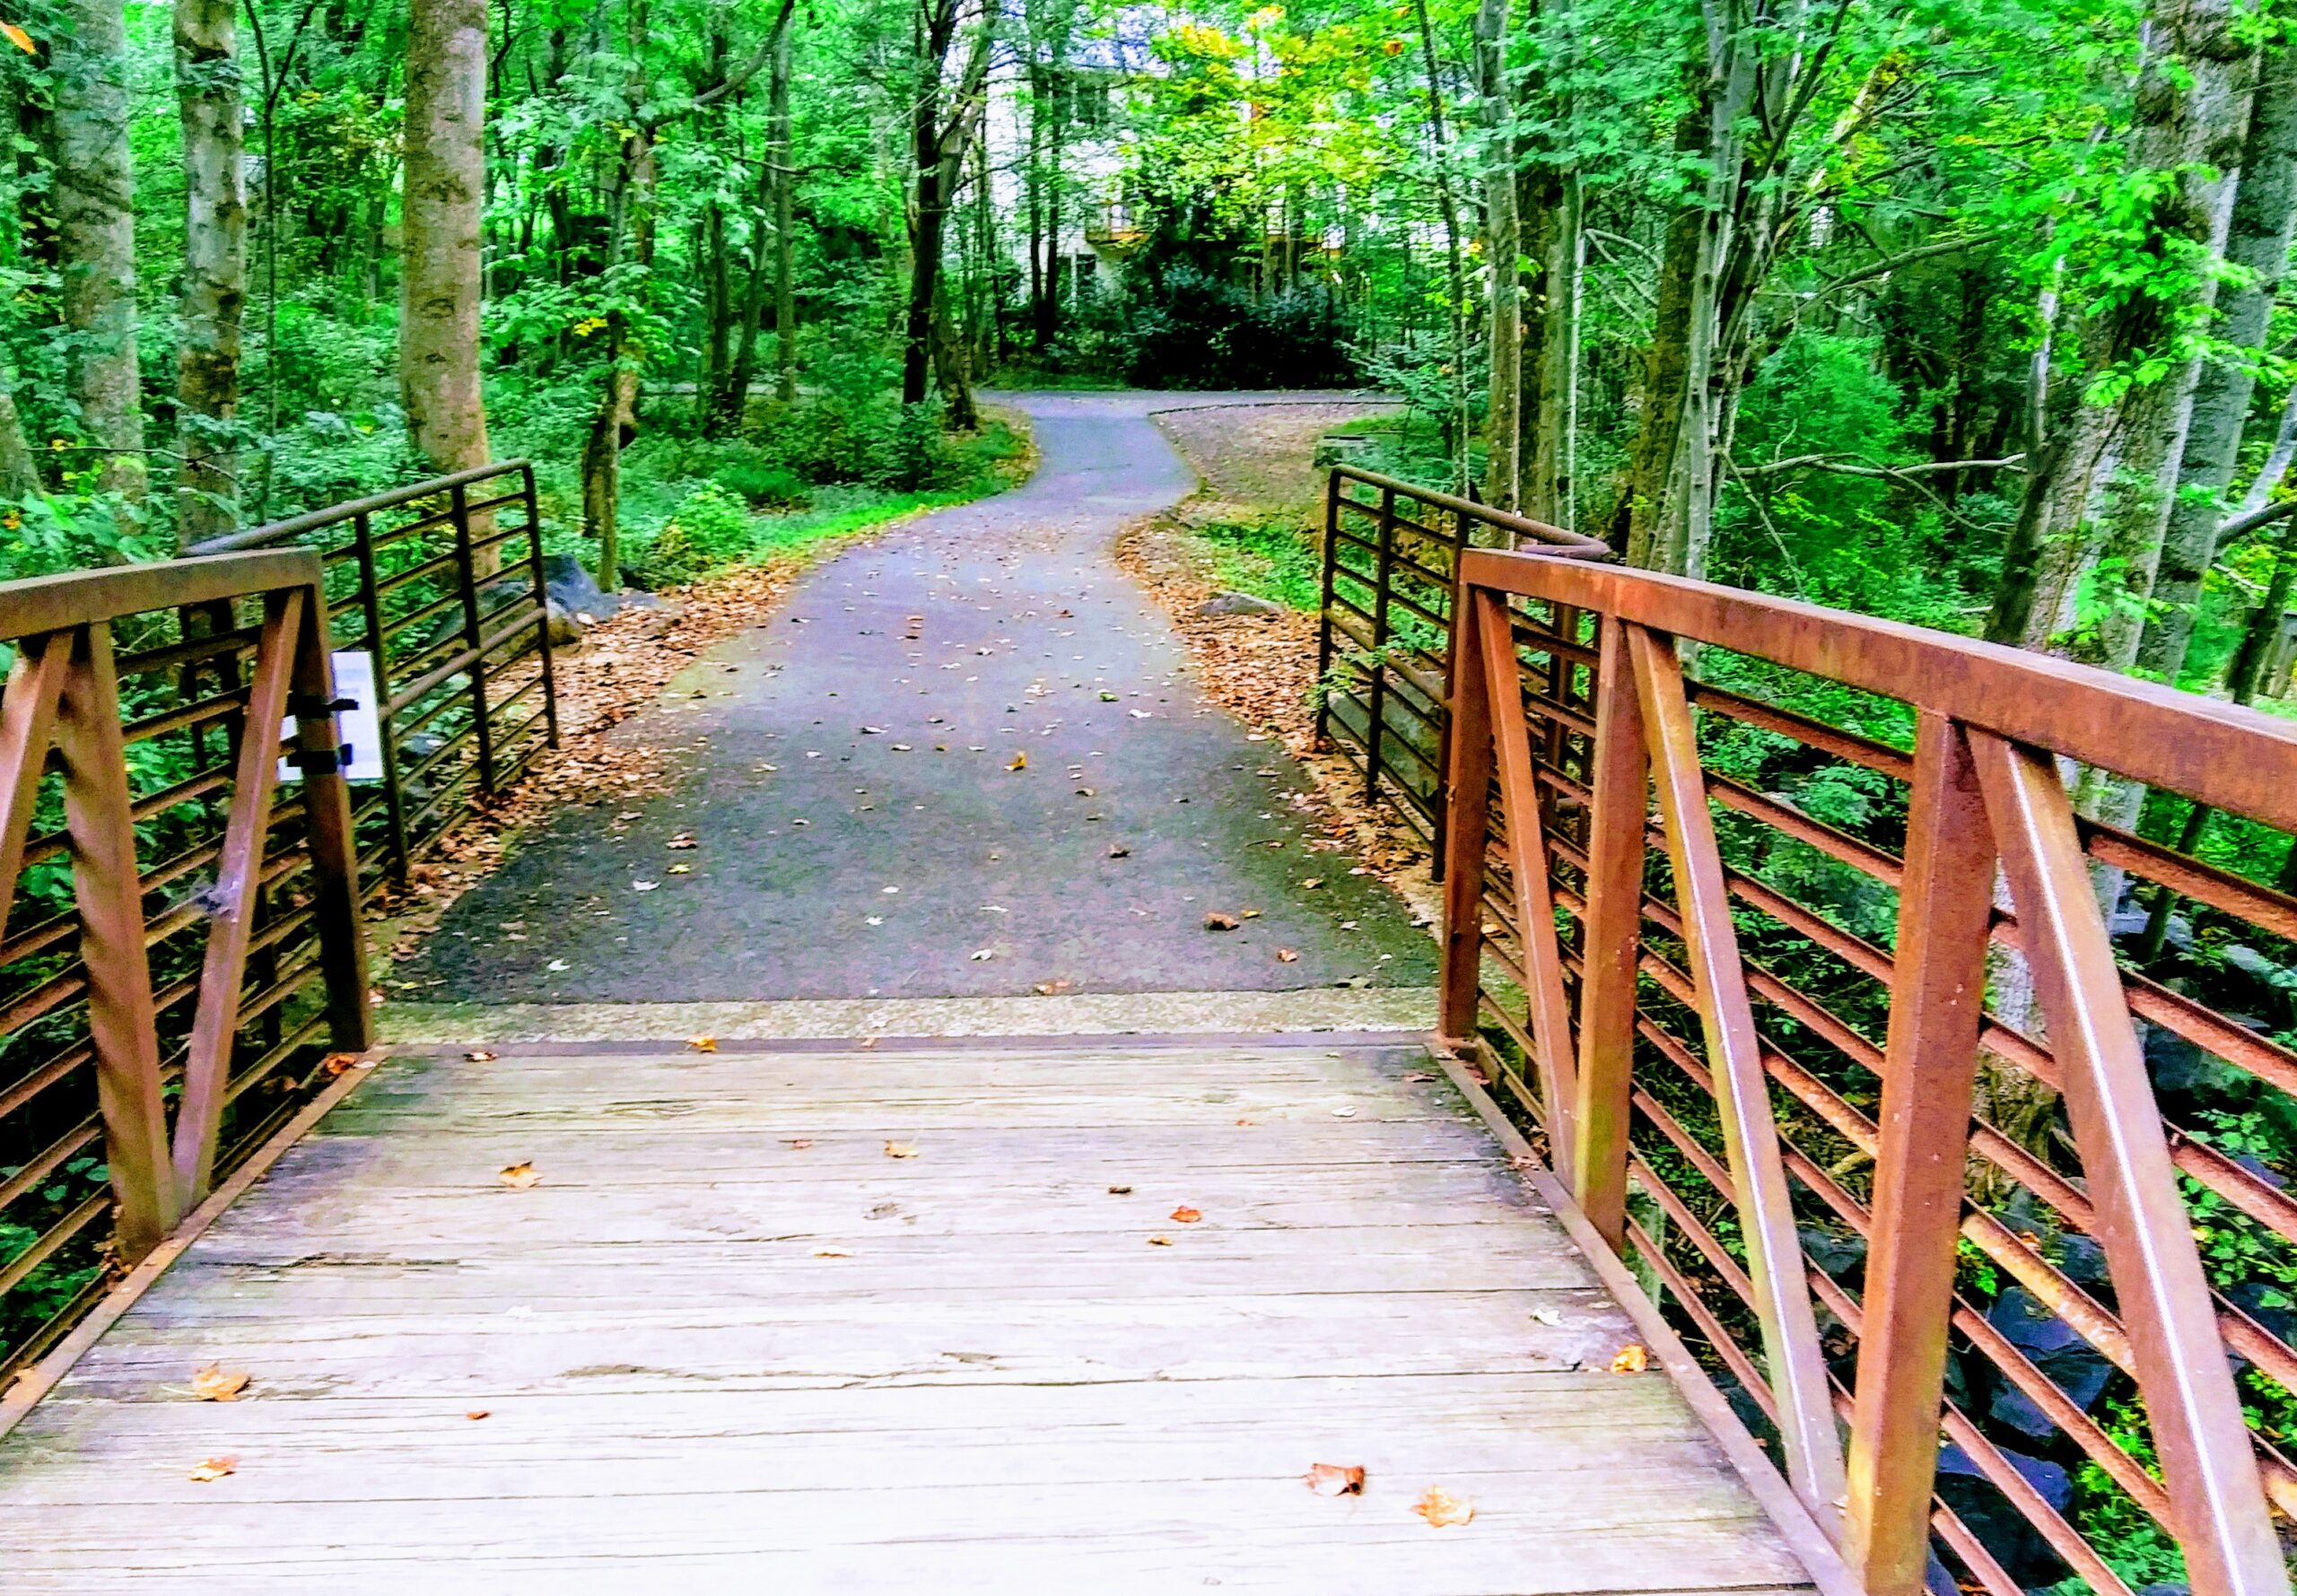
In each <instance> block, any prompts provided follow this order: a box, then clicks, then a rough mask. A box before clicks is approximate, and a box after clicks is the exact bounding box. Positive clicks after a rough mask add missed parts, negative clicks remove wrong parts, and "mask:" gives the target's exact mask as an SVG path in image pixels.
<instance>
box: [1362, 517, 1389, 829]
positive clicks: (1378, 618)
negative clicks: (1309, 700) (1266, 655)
mask: <svg viewBox="0 0 2297 1596" xmlns="http://www.w3.org/2000/svg"><path fill="white" fill-rule="evenodd" d="M1395 550H1396V491H1395V489H1393V488H1388V487H1384V488H1382V489H1381V490H1380V531H1379V541H1378V544H1377V545H1376V553H1375V554H1374V555H1373V559H1372V580H1373V587H1372V676H1371V681H1370V682H1369V683H1368V684H1367V686H1366V688H1365V692H1364V801H1365V802H1366V803H1367V804H1376V803H1377V802H1379V801H1380V732H1381V718H1382V717H1383V716H1384V715H1385V714H1386V713H1387V696H1388V662H1387V655H1386V652H1385V650H1386V649H1387V646H1388V589H1390V588H1391V587H1393V585H1394V582H1395Z"/></svg>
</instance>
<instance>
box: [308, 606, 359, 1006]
mask: <svg viewBox="0 0 2297 1596" xmlns="http://www.w3.org/2000/svg"><path fill="white" fill-rule="evenodd" d="M303 609H304V615H303V624H302V627H301V631H300V632H298V633H297V635H296V641H295V680H294V697H295V702H296V706H297V713H296V722H295V743H296V746H297V747H298V748H299V749H300V750H301V752H302V754H304V756H305V757H304V760H303V833H304V836H305V838H306V839H307V841H308V844H309V846H310V850H311V893H312V898H313V903H312V905H311V916H312V919H313V920H314V921H315V922H316V923H317V925H318V927H319V958H320V963H321V966H322V968H323V969H324V970H325V972H326V981H327V1020H328V1038H329V1040H330V1041H331V1042H333V1043H334V1045H335V1047H336V1050H337V1051H342V1052H363V1051H366V1050H367V1049H368V1048H371V1047H372V1046H374V1044H375V1021H374V1013H373V1010H372V1009H371V1008H370V1007H369V1006H368V991H367V933H366V928H365V926H364V925H362V923H361V921H360V918H359V900H360V892H359V845H358V839H357V837H356V835H355V834H354V832H353V830H352V822H351V784H350V782H349V781H347V780H345V772H344V771H343V769H342V768H341V766H340V764H339V763H338V762H337V757H336V756H337V751H338V750H339V749H340V748H341V746H342V742H343V739H342V737H341V736H340V734H339V733H338V731H337V729H336V720H335V714H334V712H333V711H328V710H324V709H319V706H321V705H325V704H328V703H330V702H333V701H334V699H335V672H334V669H333V667H332V664H331V662H330V661H329V659H328V629H327V589H326V588H325V586H324V585H323V584H314V585H313V587H312V588H311V589H310V597H309V599H308V601H307V602H306V603H305V605H304V606H303ZM315 709H317V710H318V712H317V713H311V712H310V711H312V710H315Z"/></svg>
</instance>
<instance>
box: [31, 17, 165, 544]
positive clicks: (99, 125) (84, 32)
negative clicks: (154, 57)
mask: <svg viewBox="0 0 2297 1596" xmlns="http://www.w3.org/2000/svg"><path fill="white" fill-rule="evenodd" d="M64 15H65V19H66V31H65V32H64V34H63V36H62V37H60V38H58V39H57V40H56V43H55V46H54V48H53V53H52V55H51V57H50V60H51V67H50V74H51V77H52V79H53V82H54V92H55V105H56V113H55V117H54V119H53V122H52V124H51V126H52V127H53V129H54V137H55V153H56V174H57V181H56V231H57V244H58V247H59V249H60V252H61V254H62V257H63V268H64V270H63V292H62V296H61V297H62V309H63V319H64V326H65V327H66V330H67V331H68V333H69V334H70V339H69V343H68V344H67V346H66V355H67V361H66V370H67V372H68V374H69V383H70V397H71V400H72V403H73V404H74V406H76V408H77V409H78V411H79V418H78V419H79V424H80V432H81V435H82V437H83V439H84V440H85V441H86V444H87V446H88V447H89V448H91V449H95V450H97V451H98V455H99V458H98V462H97V468H96V481H97V484H98V485H99V486H100V487H102V488H105V489H107V490H109V491H110V492H114V493H118V494H119V495H120V496H121V498H122V499H123V500H124V501H126V502H127V505H128V507H129V510H128V513H129V515H130V517H131V518H133V517H135V515H136V514H137V512H138V511H140V510H141V508H142V505H143V502H144V491H145V488H146V485H147V484H148V482H149V471H148V468H147V467H146V466H145V463H144V405H143V370H142V367H141V365H140V364H139V363H138V361H137V357H136V341H135V153H134V152H133V150H132V149H131V147H130V145H129V142H128V135H129V125H128V123H129V116H130V114H131V110H132V89H133V82H132V79H133V74H134V70H135V68H134V63H133V61H132V59H131V58H130V57H129V54H128V48H127V22H126V19H125V15H124V13H123V11H122V8H121V4H120V0H73V3H72V4H69V5H67V6H66V7H65V9H64Z"/></svg>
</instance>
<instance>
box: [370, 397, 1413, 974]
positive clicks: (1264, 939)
mask: <svg viewBox="0 0 2297 1596" xmlns="http://www.w3.org/2000/svg"><path fill="white" fill-rule="evenodd" d="M1012 402H1013V403H1014V404H1016V405H1017V406H1019V407H1022V408H1024V409H1026V411H1027V413H1028V414H1029V415H1030V417H1031V420H1032V422H1033V423H1034V424H1035V432H1036V435H1037V439H1038V442H1039V446H1040V448H1041V449H1042V450H1043V457H1044V464H1043V467H1042V468H1041V469H1040V471H1039V472H1038V474H1037V475H1036V476H1035V478H1034V479H1033V480H1032V481H1031V482H1030V483H1029V484H1027V485H1026V487H1024V488H1021V489H1019V490H1017V491H1015V492H1013V493H1006V494H1002V495H999V496H997V497H995V498H992V499H988V500H983V501H977V502H975V503H974V504H971V505H968V506H965V507H963V508H960V509H956V510H941V511H938V512H936V513H934V514H931V515H929V516H925V517H921V518H919V519H914V520H913V521H910V522H908V523H905V524H904V525H903V526H902V527H900V528H896V529H895V530H894V531H893V532H891V533H889V534H886V535H885V536H879V537H876V538H873V539H871V540H870V541H869V543H867V544H866V545H862V546H859V547H856V548H852V549H850V550H848V551H846V552H844V553H843V554H840V555H838V556H837V557H836V558H834V559H832V560H828V561H825V562H822V563H818V564H817V565H815V566H814V567H812V568H811V569H810V570H808V571H805V572H803V573H802V574H800V575H799V576H798V577H797V580H796V581H795V583H794V585H790V586H785V587H784V588H783V589H781V590H780V591H779V593H778V594H776V595H774V596H773V597H767V598H766V599H765V602H766V603H767V604H770V605H771V604H773V603H774V598H775V597H778V598H779V603H778V605H775V615H774V618H773V624H771V625H770V626H766V627H763V628H752V629H748V630H745V631H742V632H738V634H737V635H734V636H732V637H729V638H728V639H726V640H725V641H723V642H722V643H721V644H720V645H719V646H717V647H715V648H708V649H682V650H680V654H681V658H682V662H683V663H684V664H685V666H686V668H685V669H684V670H683V671H682V672H681V673H680V674H679V675H678V676H677V678H676V679H675V681H674V682H673V683H672V684H671V685H670V686H669V689H668V692H667V693H662V694H661V695H660V696H659V697H658V698H656V699H655V700H654V701H653V702H651V705H650V706H649V707H648V708H647V709H646V710H645V711H643V712H642V713H641V714H640V715H638V716H636V717H634V718H633V719H632V720H628V721H626V722H625V723H624V725H623V726H622V727H620V728H618V729H617V730H616V731H615V732H614V733H613V734H611V735H610V737H608V738H607V744H608V745H609V747H610V749H611V750H612V752H611V753H610V754H607V755H605V756H604V760H603V763H607V764H609V765H611V764H613V763H614V762H615V761H616V760H619V759H621V758H622V757H624V751H625V750H632V749H636V750H642V751H644V752H645V754H646V755H647V760H646V763H645V766H644V768H643V770H642V772H641V773H640V776H639V778H638V779H637V780H635V781H633V782H632V784H631V786H630V787H628V788H623V787H617V786H613V785H611V778H610V779H609V781H610V784H609V786H608V789H607V790H605V791H602V792H600V793H599V794H598V795H597V796H595V797H593V798H590V801H589V802H587V803H583V804H579V805H575V806H572V807H560V808H558V809H557V810H556V811H555V813H554V814H552V815H550V816H549V817H547V818H546V819H545V820H544V821H543V822H542V823H541V824H539V825H537V826H536V827H534V828H533V829H532V830H530V831H529V832H528V833H526V834H525V835H524V836H522V837H521V838H520V840H519V842H518V844H517V846H516V847H515V849H512V850H507V851H508V852H509V853H510V857H509V858H508V859H507V861H506V862H505V863H504V864H503V865H502V868H500V869H499V870H497V871H496V872H495V873H494V874H493V876H490V877H489V878H487V879H486V880H485V881H484V882H483V883H481V884H480V885H478V886H477V887H476V889H475V890H473V891H471V892H470V893H468V894H466V895H465V896H463V897H462V898H461V900H460V901H459V903H456V904H455V906H454V907H453V908H452V909H451V910H450V911H448V913H447V914H446V916H445V917H444V920H443V923H442V925H441V929H440V932H439V933H438V934H437V935H434V936H432V937H431V938H427V939H426V940H425V941H424V944H423V945H422V946H421V947H420V948H419V949H416V950H410V951H413V952H414V955H415V956H413V957H412V958H408V959H406V960H405V961H404V962H403V963H401V964H400V966H399V968H398V970H397V971H396V972H394V974H393V979H392V981H391V984H392V986H393V988H394V989H395V990H396V992H397V998H398V999H399V1000H400V1001H402V1002H404V1001H406V999H419V1000H420V1002H421V1003H423V1004H424V1005H426V1006H427V1005H432V1004H437V1003H440V1002H442V1001H443V1002H454V1001H456V1000H461V1001H481V1000H484V1001H489V1002H497V1003H499V1002H504V1001H509V1002H526V1003H532V1004H543V1005H551V1004H567V1003H590V1002H612V1001H624V1002H659V1001H686V1002H739V1001H755V1000H764V999H791V998H824V999H844V998H853V999H860V998H865V997H885V998H896V997H901V996H904V995H907V996H924V995H933V996H942V995H957V996H990V995H1000V994H1027V993H1031V992H1040V993H1042V992H1048V991H1051V992H1066V991H1071V990H1074V991H1079V992H1089V991H1104V992H1155V991H1165V992H1178V991H1197V992H1209V991H1236V990H1268V991H1282V990H1299V989H1304V988H1313V987H1332V986H1335V985H1341V986H1366V985H1376V986H1379V987H1387V988H1395V987H1403V988H1410V989H1415V990H1417V989H1424V987H1425V984H1426V983H1427V982H1428V981H1429V980H1430V979H1431V978H1432V974H1433V970H1434V962H1435V961H1434V948H1433V946H1432V945H1431V944H1430V942H1429V940H1428V938H1427V937H1426V936H1425V934H1424V933H1422V932H1421V931H1419V930H1418V929H1415V927H1414V925H1413V921H1414V920H1415V918H1417V917H1416V916H1415V915H1414V914H1413V912H1412V911H1411V909H1410V908H1409V907H1408V906H1407V905H1406V904H1405V903H1402V902H1400V901H1398V899H1397V898H1396V897H1395V896H1394V895H1393V894H1390V893H1388V892H1386V891H1384V890H1383V888H1382V886H1381V885H1380V882H1379V879H1378V876H1380V875H1384V874H1385V873H1386V872H1384V871H1380V870H1376V868H1375V867H1374V866H1372V865H1370V864H1365V863H1358V862H1356V859H1355V857H1354V855H1355V852H1356V848H1355V843H1356V841H1357V839H1356V837H1355V834H1354V832H1355V828H1354V827H1353V826H1352V825H1351V824H1349V823H1347V822H1345V821H1344V820H1341V819H1340V818H1339V817H1337V816H1335V815H1332V813H1331V812H1330V809H1329V806H1328V804H1327V803H1326V801H1325V800H1324V798H1323V795H1322V792H1321V789H1322V787H1323V782H1321V781H1317V780H1314V777H1313V776H1312V775H1311V774H1310V773H1309V772H1304V771H1303V770H1302V769H1301V767H1299V766H1297V765H1295V764H1294V763H1292V762H1291V761H1289V760H1286V759H1284V758H1282V757H1281V756H1280V754H1279V753H1278V750H1277V749H1276V748H1275V747H1273V746H1269V745H1271V744H1273V743H1275V742H1276V741H1277V740H1278V737H1279V736H1280V735H1281V736H1282V738H1283V742H1284V743H1285V744H1286V745H1287V746H1290V745H1291V744H1292V743H1293V741H1294V739H1293V738H1292V737H1290V736H1289V735H1284V734H1280V733H1271V731H1268V730H1265V729H1253V728H1252V727H1250V726H1248V725H1245V724H1240V723H1239V720H1237V719H1236V718H1232V716H1231V715H1229V714H1227V713H1224V712H1223V707H1224V706H1225V705H1226V704H1227V688H1226V685H1225V684H1220V683H1218V680H1217V679H1218V678H1221V677H1224V676H1228V675H1231V674H1234V673H1230V672H1226V671H1223V670H1220V669H1218V668H1217V667H1215V668H1203V667H1201V666H1200V667H1197V668H1192V658H1191V655H1192V650H1190V649H1189V648H1188V647H1187V646H1186V645H1184V644H1183V641H1182V640H1181V639H1180V638H1179V637H1176V636H1175V632H1174V628H1173V627H1172V626H1171V625H1170V624H1167V622H1166V618H1165V617H1164V616H1163V615H1159V614H1157V610H1156V608H1155V607H1153V606H1151V605H1150V604H1149V603H1148V602H1147V600H1146V597H1145V596H1144V595H1143V594H1142V593H1141V591H1140V589H1139V588H1137V587H1136V586H1135V585H1134V584H1132V583H1131V582H1129V581H1127V580H1125V579H1124V577H1123V575H1122V573H1121V572H1120V571H1119V570H1118V569H1117V566H1116V563H1115V562H1114V560H1113V559H1112V557H1111V556H1112V550H1113V545H1114V542H1115V539H1116V536H1117V533H1118V530H1119V528H1121V527H1122V526H1123V525H1124V524H1126V523H1127V522H1128V521H1131V520H1132V519H1136V518H1138V517H1140V515H1142V514H1144V513H1146V512H1149V511H1153V510H1158V509H1160V508H1163V507H1166V506H1168V505H1170V504H1172V503H1174V502H1175V501H1178V500H1180V499H1181V498H1183V496H1184V495H1185V494H1186V493H1187V492H1188V489H1189V486H1190V480H1189V479H1190V474H1189V472H1188V470H1187V468H1186V467H1184V466H1183V464H1182V462H1181V461H1180V460H1179V459H1178V458H1175V456H1174V454H1173V453H1172V451H1171V450H1170V449H1168V448H1167V447H1166V444H1165V442H1164V440H1163V439H1162V438H1161V437H1160V436H1159V435H1158V433H1157V431H1156V428H1155V426H1154V425H1153V424H1152V423H1150V422H1149V421H1148V412H1149V411H1150V410H1151V409H1152V408H1155V407H1161V406H1166V405H1168V404H1172V403H1175V402H1177V403H1180V404H1187V403H1189V402H1190V401H1189V400H1186V399H1183V400H1178V401H1175V400H1173V399H1172V398H1171V397H1168V396H1161V395H1159V396H1149V395H1133V394H1125V395H1115V394H1110V395H1082V394H1079V395H1039V396H1025V397H1018V398H1017V399H1015V400H1013V401H1012ZM1194 402H1196V403H1199V404H1203V403H1208V402H1211V403H1218V402H1219V401H1218V399H1217V398H1215V397H1212V396H1201V397H1196V398H1195V401H1194ZM1325 424H1329V423H1325ZM1287 648H1288V651H1290V652H1292V653H1295V654H1297V655H1298V656H1299V658H1301V659H1302V660H1304V661H1305V662H1306V667H1307V668H1308V669H1309V670H1310V671H1311V672H1312V671H1313V668H1314V647H1313V641H1312V640H1311V641H1309V642H1308V643H1307V645H1306V647H1305V648H1302V647H1300V646H1299V645H1298V640H1297V639H1290V640H1288V644H1287ZM1271 651H1274V650H1271ZM663 750H668V751H669V752H668V759H667V761H666V774H659V775H658V774H657V770H658V768H660V767H657V766H656V765H655V764H654V763H652V761H653V758H654V757H655V756H656V755H658V754H659V751H663ZM625 794H626V796H625ZM1183 806H1185V807H1183Z"/></svg>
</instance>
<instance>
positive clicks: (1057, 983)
mask: <svg viewBox="0 0 2297 1596" xmlns="http://www.w3.org/2000/svg"><path fill="white" fill-rule="evenodd" d="M1076 984H1077V983H1076V982H1075V981H1071V980H1070V979H1069V978H1068V977H1067V976H1065V975H1063V976H1061V977H1060V978H1059V979H1057V980H1053V981H1039V982H1037V996H1038V997H1040V998H1058V997H1059V996H1061V993H1063V992H1065V991H1067V990H1070V988H1071V987H1073V986H1075V985H1076Z"/></svg>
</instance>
